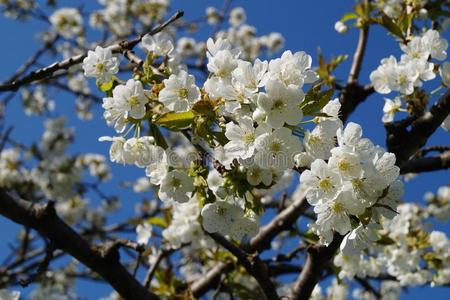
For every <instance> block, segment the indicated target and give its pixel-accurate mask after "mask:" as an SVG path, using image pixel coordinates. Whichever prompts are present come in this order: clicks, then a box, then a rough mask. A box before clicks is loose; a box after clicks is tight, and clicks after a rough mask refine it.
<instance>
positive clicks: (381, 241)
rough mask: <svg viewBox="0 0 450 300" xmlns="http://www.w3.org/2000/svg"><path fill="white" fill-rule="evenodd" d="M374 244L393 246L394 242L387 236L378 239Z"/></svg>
mask: <svg viewBox="0 0 450 300" xmlns="http://www.w3.org/2000/svg"><path fill="white" fill-rule="evenodd" d="M375 243H377V244H379V245H385V246H387V245H393V244H395V241H394V240H393V239H391V238H390V237H389V236H387V235H383V236H382V237H381V238H380V239H378V240H377V241H376V242H375Z"/></svg>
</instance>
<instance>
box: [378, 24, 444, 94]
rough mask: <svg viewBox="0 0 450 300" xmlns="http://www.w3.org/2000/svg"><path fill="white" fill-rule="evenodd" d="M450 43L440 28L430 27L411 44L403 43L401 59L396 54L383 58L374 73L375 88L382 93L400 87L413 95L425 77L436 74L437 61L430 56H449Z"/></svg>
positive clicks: (403, 92)
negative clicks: (430, 59)
mask: <svg viewBox="0 0 450 300" xmlns="http://www.w3.org/2000/svg"><path fill="white" fill-rule="evenodd" d="M447 47H448V43H447V41H446V40H445V39H443V38H441V37H440V35H439V32H437V31H436V30H433V29H430V30H428V31H427V32H425V33H424V34H423V35H422V36H420V37H419V36H415V37H413V38H412V40H411V41H409V42H408V44H402V45H401V49H402V51H403V53H404V54H403V55H402V56H401V59H400V61H397V59H396V58H395V57H394V56H390V57H389V58H384V59H382V60H381V65H380V66H379V67H378V68H377V69H376V70H375V71H373V72H372V73H371V74H370V80H371V81H372V84H373V86H374V88H375V90H376V91H377V92H378V93H380V94H388V93H390V92H391V91H396V92H399V93H401V94H404V95H410V94H412V93H413V92H414V88H415V87H421V86H422V82H423V81H428V80H432V79H434V78H435V77H436V74H435V73H434V64H433V63H431V62H429V61H428V60H429V58H430V57H431V58H434V59H437V60H445V59H446V57H447V52H446V51H447Z"/></svg>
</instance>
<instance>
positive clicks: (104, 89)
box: [97, 79, 114, 92]
mask: <svg viewBox="0 0 450 300" xmlns="http://www.w3.org/2000/svg"><path fill="white" fill-rule="evenodd" d="M97 86H98V88H99V89H100V91H102V92H108V91H110V90H111V89H112V88H113V86H114V79H111V81H109V82H105V83H101V82H100V81H98V80H97Z"/></svg>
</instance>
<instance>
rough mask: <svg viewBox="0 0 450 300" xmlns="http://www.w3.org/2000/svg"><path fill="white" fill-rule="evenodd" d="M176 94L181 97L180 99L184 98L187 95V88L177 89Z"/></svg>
mask: <svg viewBox="0 0 450 300" xmlns="http://www.w3.org/2000/svg"><path fill="white" fill-rule="evenodd" d="M178 96H179V97H180V98H182V99H186V98H187V96H188V90H187V88H181V89H180V90H179V91H178Z"/></svg>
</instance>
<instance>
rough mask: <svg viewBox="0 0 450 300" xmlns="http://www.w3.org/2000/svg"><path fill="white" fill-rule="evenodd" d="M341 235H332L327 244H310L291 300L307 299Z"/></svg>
mask: <svg viewBox="0 0 450 300" xmlns="http://www.w3.org/2000/svg"><path fill="white" fill-rule="evenodd" d="M342 239H343V237H342V236H340V235H339V234H335V235H334V239H333V242H332V243H331V244H330V245H329V246H328V247H326V246H312V247H310V248H309V249H308V256H307V257H306V262H305V265H304V267H303V270H302V272H301V273H300V276H299V277H298V279H297V281H296V282H295V284H294V288H293V293H292V298H291V299H292V300H303V299H309V297H310V296H311V293H312V291H313V289H314V287H315V286H316V284H317V283H318V282H319V280H320V279H321V277H322V275H323V271H324V270H325V269H326V268H327V267H328V266H329V264H330V262H331V259H332V258H333V256H334V254H335V252H336V250H337V249H338V248H339V245H340V244H341V241H342Z"/></svg>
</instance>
